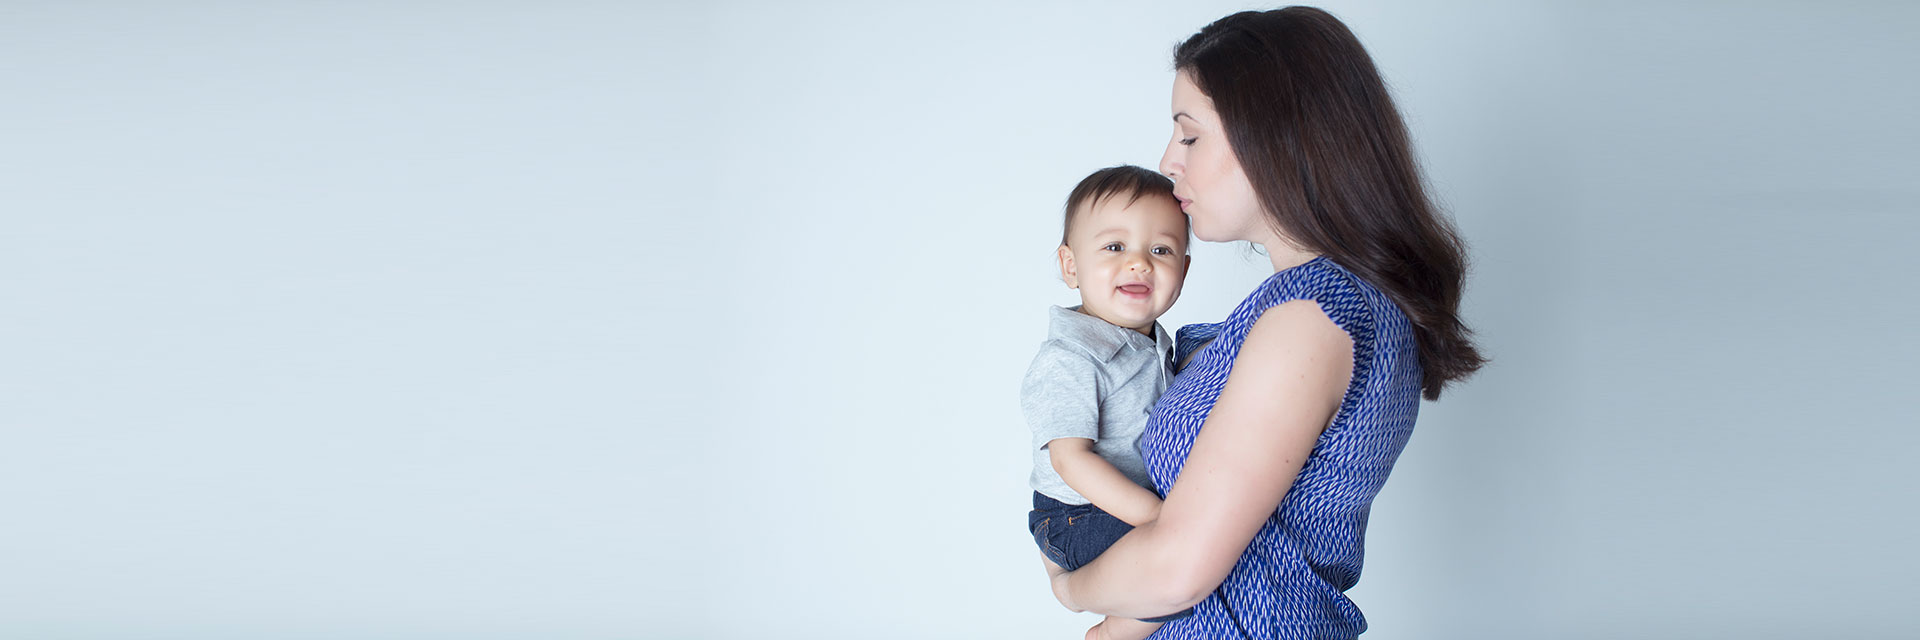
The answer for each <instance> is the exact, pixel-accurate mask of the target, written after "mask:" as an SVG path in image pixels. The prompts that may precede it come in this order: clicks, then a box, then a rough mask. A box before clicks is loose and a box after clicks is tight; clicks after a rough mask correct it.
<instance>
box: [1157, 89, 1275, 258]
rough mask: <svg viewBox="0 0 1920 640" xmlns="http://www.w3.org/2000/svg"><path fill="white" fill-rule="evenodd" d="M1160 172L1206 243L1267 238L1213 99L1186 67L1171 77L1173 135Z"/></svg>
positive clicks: (1262, 217)
mask: <svg viewBox="0 0 1920 640" xmlns="http://www.w3.org/2000/svg"><path fill="white" fill-rule="evenodd" d="M1160 173H1163V174H1166V175H1167V177H1170V178H1173V181H1174V186H1173V195H1174V197H1175V198H1179V199H1180V209H1181V210H1182V211H1185V212H1186V213H1187V218H1188V219H1189V220H1191V221H1192V224H1193V237H1195V238H1199V239H1201V240H1206V241H1208V242H1231V241H1234V240H1249V241H1253V242H1258V243H1261V244H1266V243H1267V242H1269V241H1271V238H1270V236H1271V235H1272V232H1271V231H1269V230H1268V228H1267V226H1266V216H1265V215H1264V214H1263V212H1262V210H1261V207H1260V198H1259V197H1258V196H1256V195H1254V193H1253V183H1251V182H1248V181H1247V174H1246V173H1245V172H1243V171H1241V170H1240V160H1239V159H1238V158H1235V157H1234V155H1233V148H1232V146H1230V145H1228V144H1227V134H1226V129H1224V128H1223V127H1221V125H1220V114H1218V113H1216V112H1214V110H1213V99H1212V98H1208V97H1207V96H1206V94H1203V93H1201V92H1200V87H1198V86H1195V85H1194V84H1193V80H1192V79H1191V78H1189V77H1187V73H1186V72H1184V71H1183V72H1180V73H1179V74H1176V75H1175V76H1174V79H1173V140H1170V141H1168V142H1167V152H1166V153H1165V154H1163V155H1161V156H1160Z"/></svg>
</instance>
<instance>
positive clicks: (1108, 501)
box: [1047, 438, 1160, 527]
mask: <svg viewBox="0 0 1920 640" xmlns="http://www.w3.org/2000/svg"><path fill="white" fill-rule="evenodd" d="M1047 451H1048V452H1049V455H1050V456H1051V457H1052V459H1053V470H1054V472H1056V473H1059V474H1060V479H1061V480H1065V481H1067V486H1068V487H1072V488H1073V490H1074V491H1076V492H1079V494H1080V495H1081V496H1083V497H1085V498H1086V499H1087V500H1088V501H1089V502H1092V503H1093V506H1096V507H1100V509H1101V510H1103V511H1106V512H1107V513H1110V514H1113V517H1115V518H1119V519H1121V520H1123V521H1125V522H1126V523H1127V524H1130V525H1133V526H1136V527H1138V526H1140V525H1143V524H1146V523H1148V522H1152V521H1153V520H1155V519H1157V518H1159V517H1160V496H1158V495H1155V494H1154V493H1153V492H1152V491H1148V490H1146V489H1145V488H1144V487H1141V486H1140V485H1137V484H1134V483H1133V481H1132V480H1129V479H1127V476H1126V475H1125V474H1122V473H1120V470H1119V469H1115V468H1114V467H1113V463H1111V462H1107V459H1106V458H1102V457H1100V454H1098V453H1094V452H1093V440H1090V439H1087V438H1055V439H1053V440H1052V441H1050V442H1048V443H1047Z"/></svg>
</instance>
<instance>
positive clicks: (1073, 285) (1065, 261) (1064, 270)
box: [1060, 244, 1080, 289]
mask: <svg viewBox="0 0 1920 640" xmlns="http://www.w3.org/2000/svg"><path fill="white" fill-rule="evenodd" d="M1060 279H1061V280H1062V281H1064V282H1066V283H1067V288H1068V289H1078V288H1080V275H1079V274H1078V273H1075V272H1074V270H1073V250H1071V249H1068V248H1067V245H1064V244H1063V245H1060Z"/></svg>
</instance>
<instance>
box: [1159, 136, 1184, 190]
mask: <svg viewBox="0 0 1920 640" xmlns="http://www.w3.org/2000/svg"><path fill="white" fill-rule="evenodd" d="M1178 146H1179V142H1177V141H1169V142H1167V150H1166V152H1165V153H1161V154H1160V175H1163V176H1166V177H1168V178H1172V179H1174V180H1179V179H1180V169H1181V167H1180V163H1179V162H1177V161H1176V159H1175V158H1174V157H1173V156H1174V154H1175V153H1178V151H1176V148H1177V147H1178Z"/></svg>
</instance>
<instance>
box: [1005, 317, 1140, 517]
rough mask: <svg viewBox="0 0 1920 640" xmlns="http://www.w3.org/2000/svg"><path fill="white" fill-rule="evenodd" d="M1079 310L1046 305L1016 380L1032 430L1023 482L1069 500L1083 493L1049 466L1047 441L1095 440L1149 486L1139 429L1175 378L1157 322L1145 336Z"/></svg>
mask: <svg viewBox="0 0 1920 640" xmlns="http://www.w3.org/2000/svg"><path fill="white" fill-rule="evenodd" d="M1079 309H1080V307H1073V308H1072V309H1067V308H1062V307H1057V306H1056V307H1053V308H1052V309H1051V310H1050V311H1049V322H1048V328H1047V341H1046V342H1045V343H1042V344H1041V345H1040V354H1039V355H1036V356H1034V358H1033V365H1032V366H1030V367H1028V368H1027V377H1026V380H1025V381H1024V382H1023V383H1022V384H1021V386H1020V408H1021V410H1022V411H1024V412H1025V413H1026V416H1027V426H1028V427H1029V428H1031V429H1032V430H1033V475H1032V476H1031V477H1030V478H1029V479H1028V484H1031V485H1032V486H1033V490H1034V491H1038V492H1040V493H1042V494H1045V495H1046V496H1047V497H1050V498H1053V499H1055V500H1059V501H1061V502H1065V503H1067V504H1086V503H1087V502H1088V500H1087V499H1086V498H1085V497H1083V496H1081V495H1080V493H1079V492H1077V491H1074V490H1073V489H1072V488H1071V487H1068V486H1067V483H1066V481H1064V480H1061V479H1060V474H1059V473H1056V472H1054V470H1053V460H1052V457H1051V456H1052V453H1051V452H1049V451H1048V450H1047V443H1048V442H1052V441H1053V440H1054V439H1055V438H1088V439H1091V440H1093V451H1094V453H1098V454H1100V457H1102V458H1105V459H1106V460H1107V462H1109V463H1112V464H1113V466H1114V468H1116V469H1119V470H1120V473H1123V474H1126V476H1127V478H1128V479H1130V480H1133V481H1134V482H1135V483H1137V484H1139V485H1140V486H1142V487H1146V488H1148V489H1152V488H1153V481H1152V480H1150V479H1148V478H1147V465H1146V463H1144V462H1142V461H1141V459H1140V433H1141V432H1142V431H1145V430H1146V427H1147V412H1148V411H1150V410H1152V409H1153V403H1154V401H1155V400H1158V399H1159V398H1160V394H1161V393H1162V392H1164V391H1166V390H1167V382H1168V380H1170V379H1171V378H1172V377H1173V370H1172V368H1171V366H1170V365H1169V362H1170V359H1171V358H1172V357H1173V339H1172V338H1170V337H1168V336H1167V330H1166V329H1164V328H1162V327H1161V326H1160V323H1158V322H1155V323H1153V335H1154V337H1153V338H1148V337H1147V336H1145V335H1142V334H1141V333H1140V332H1138V331H1134V330H1132V329H1128V328H1126V327H1120V326H1115V325H1113V324H1110V323H1108V322H1107V321H1105V320H1101V319H1099V318H1096V317H1093V316H1090V315H1087V314H1084V313H1081V312H1080V311H1079Z"/></svg>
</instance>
